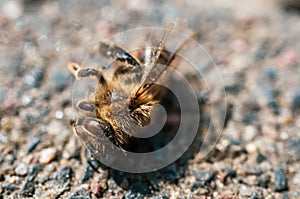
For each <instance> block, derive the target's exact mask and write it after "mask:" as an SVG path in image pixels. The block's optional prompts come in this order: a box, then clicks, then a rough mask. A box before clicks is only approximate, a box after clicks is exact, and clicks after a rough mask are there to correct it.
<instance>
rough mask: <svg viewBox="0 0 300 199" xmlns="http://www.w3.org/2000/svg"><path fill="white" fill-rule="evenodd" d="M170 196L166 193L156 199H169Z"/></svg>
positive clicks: (155, 198)
mask: <svg viewBox="0 0 300 199" xmlns="http://www.w3.org/2000/svg"><path fill="white" fill-rule="evenodd" d="M169 198H170V196H169V195H168V194H166V193H160V194H159V195H158V196H155V197H154V199H169Z"/></svg>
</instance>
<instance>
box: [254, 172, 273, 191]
mask: <svg viewBox="0 0 300 199" xmlns="http://www.w3.org/2000/svg"><path fill="white" fill-rule="evenodd" d="M270 182H271V176H270V175H269V174H264V175H263V176H261V177H259V178H258V179H257V182H256V186H259V187H264V188H268V187H269V184H270Z"/></svg>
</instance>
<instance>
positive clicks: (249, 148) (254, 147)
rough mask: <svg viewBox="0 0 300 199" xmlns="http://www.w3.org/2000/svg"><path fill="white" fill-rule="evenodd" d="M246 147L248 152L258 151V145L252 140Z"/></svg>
mask: <svg viewBox="0 0 300 199" xmlns="http://www.w3.org/2000/svg"><path fill="white" fill-rule="evenodd" d="M245 149H246V151H247V152H248V153H250V154H252V153H256V152H257V151H258V146H257V145H256V144H255V143H253V142H250V143H248V144H247V145H246V146H245Z"/></svg>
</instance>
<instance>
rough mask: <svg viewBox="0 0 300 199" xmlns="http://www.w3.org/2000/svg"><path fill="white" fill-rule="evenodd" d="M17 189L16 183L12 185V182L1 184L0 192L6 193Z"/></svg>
mask: <svg viewBox="0 0 300 199" xmlns="http://www.w3.org/2000/svg"><path fill="white" fill-rule="evenodd" d="M18 189H19V187H17V185H14V184H3V185H2V186H1V194H2V192H7V193H8V194H10V193H12V192H14V191H16V190H18ZM0 197H1V195H0Z"/></svg>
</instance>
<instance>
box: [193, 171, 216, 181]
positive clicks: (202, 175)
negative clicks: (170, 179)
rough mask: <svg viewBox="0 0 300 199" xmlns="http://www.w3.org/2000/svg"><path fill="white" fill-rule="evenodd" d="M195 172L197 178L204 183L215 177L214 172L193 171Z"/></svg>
mask: <svg viewBox="0 0 300 199" xmlns="http://www.w3.org/2000/svg"><path fill="white" fill-rule="evenodd" d="M193 174H194V176H195V177H196V179H197V180H199V181H201V182H203V183H208V182H210V181H211V180H212V179H213V177H214V174H213V173H211V172H207V171H193Z"/></svg>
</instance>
